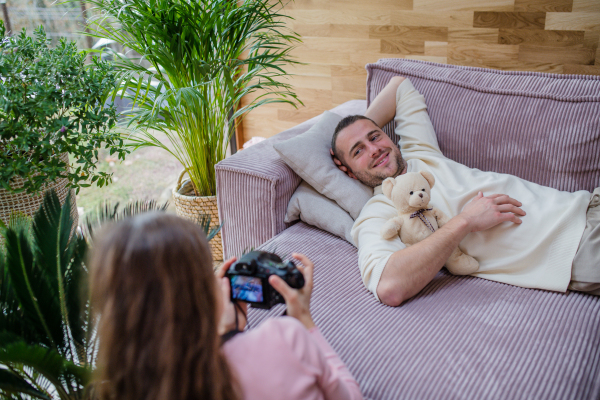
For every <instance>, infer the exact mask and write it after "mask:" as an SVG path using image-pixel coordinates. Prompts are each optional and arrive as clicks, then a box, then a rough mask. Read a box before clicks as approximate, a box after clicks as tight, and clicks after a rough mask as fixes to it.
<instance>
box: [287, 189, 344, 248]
mask: <svg viewBox="0 0 600 400" xmlns="http://www.w3.org/2000/svg"><path fill="white" fill-rule="evenodd" d="M298 219H300V220H302V221H303V222H306V223H307V224H309V225H312V226H316V227H317V228H320V229H323V230H324V231H325V232H329V233H332V234H334V235H335V236H338V237H340V238H342V239H344V240H347V241H348V242H350V243H352V244H354V240H353V239H352V235H351V234H350V231H351V230H352V225H354V220H353V219H352V217H350V214H348V213H347V212H346V211H344V210H342V208H341V207H340V206H338V205H337V203H336V202H335V201H333V200H329V199H328V198H327V197H325V196H323V195H322V194H320V193H319V192H317V191H316V190H315V189H313V187H312V186H310V185H309V184H308V183H306V182H302V183H301V184H300V186H298V189H296V191H295V192H294V194H293V195H292V198H291V199H290V203H289V204H288V209H287V213H286V215H285V222H287V223H290V222H294V221H297V220H298Z"/></svg>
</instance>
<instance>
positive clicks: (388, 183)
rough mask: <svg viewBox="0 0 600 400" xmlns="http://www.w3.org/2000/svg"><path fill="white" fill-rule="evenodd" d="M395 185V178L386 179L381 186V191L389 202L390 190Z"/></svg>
mask: <svg viewBox="0 0 600 400" xmlns="http://www.w3.org/2000/svg"><path fill="white" fill-rule="evenodd" d="M395 185H396V178H386V180H385V181H383V183H382V184H381V190H382V191H383V194H385V197H387V198H388V199H390V200H391V199H392V190H393V189H394V186H395Z"/></svg>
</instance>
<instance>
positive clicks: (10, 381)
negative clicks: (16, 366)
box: [0, 369, 52, 400]
mask: <svg viewBox="0 0 600 400" xmlns="http://www.w3.org/2000/svg"><path fill="white" fill-rule="evenodd" d="M0 389H1V390H3V391H5V392H7V393H13V394H18V393H23V394H26V395H29V396H33V397H36V398H38V399H44V400H52V399H51V397H49V396H48V395H46V394H45V393H42V392H40V391H39V390H37V389H36V388H35V387H33V386H32V385H31V384H29V383H28V382H27V381H26V380H25V379H23V378H21V377H20V376H18V375H16V374H13V373H12V372H10V371H8V370H5V369H0Z"/></svg>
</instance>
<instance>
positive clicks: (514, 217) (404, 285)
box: [377, 192, 525, 307]
mask: <svg viewBox="0 0 600 400" xmlns="http://www.w3.org/2000/svg"><path fill="white" fill-rule="evenodd" d="M520 206H521V203H520V202H518V201H517V200H515V199H512V198H510V197H509V196H507V195H499V194H495V195H491V196H487V197H484V196H483V195H482V194H481V192H480V193H479V194H478V195H477V197H475V199H473V201H471V202H470V203H469V204H467V205H466V206H465V208H464V210H463V211H462V212H461V213H460V214H459V215H457V216H456V217H454V218H452V219H451V220H450V221H448V222H447V223H446V224H445V225H444V226H443V227H441V228H440V229H439V230H437V231H436V232H435V233H433V234H432V235H431V236H429V237H428V238H426V239H424V240H423V241H421V242H419V243H417V244H414V245H412V246H410V247H407V248H405V249H402V250H398V251H396V252H395V253H393V254H392V255H391V257H390V258H389V259H388V261H387V264H386V265H385V268H384V270H383V273H382V274H381V278H380V280H379V284H378V285H377V296H378V297H379V299H380V300H381V302H383V303H384V304H387V305H389V306H392V307H396V306H399V305H400V304H402V303H403V302H404V301H406V300H408V299H410V298H411V297H413V296H414V295H416V294H417V293H419V292H420V291H421V290H422V289H423V288H424V287H425V286H426V285H427V284H428V283H429V282H431V280H432V279H433V277H434V276H435V275H436V274H437V273H438V272H439V271H440V269H442V267H443V266H444V264H445V263H446V261H447V260H448V257H450V254H452V251H454V249H455V248H456V247H457V246H458V245H459V243H460V242H461V240H463V239H464V237H465V236H466V235H467V234H469V233H471V232H477V231H483V230H486V229H489V228H492V227H494V226H496V225H498V224H500V223H502V222H505V221H510V222H513V223H515V224H520V223H521V219H520V218H519V217H518V216H524V215H525V212H524V211H523V210H521V209H520V208H519V207H520Z"/></svg>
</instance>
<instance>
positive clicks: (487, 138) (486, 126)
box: [366, 59, 600, 191]
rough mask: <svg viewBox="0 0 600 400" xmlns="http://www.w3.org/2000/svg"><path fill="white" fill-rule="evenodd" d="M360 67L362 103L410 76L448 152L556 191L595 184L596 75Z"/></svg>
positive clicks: (398, 62) (599, 95)
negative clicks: (363, 74) (364, 79)
mask: <svg viewBox="0 0 600 400" xmlns="http://www.w3.org/2000/svg"><path fill="white" fill-rule="evenodd" d="M366 68H367V71H368V78H367V101H368V102H369V103H370V102H371V101H372V100H373V99H374V98H375V96H376V95H377V94H378V93H379V92H380V91H381V90H382V89H383V87H385V85H386V84H387V83H388V82H389V80H390V79H391V78H392V77H393V76H395V75H401V76H406V77H408V78H409V79H410V80H411V82H412V83H413V85H414V86H415V88H416V89H417V90H418V91H419V92H420V93H421V94H423V96H424V97H425V101H426V102H427V108H428V112H429V116H430V118H431V121H432V123H433V126H434V128H435V131H436V134H437V137H438V142H439V145H440V148H441V150H442V152H443V153H444V155H446V156H447V157H448V158H450V159H452V160H455V161H457V162H460V163H462V164H464V165H467V166H469V167H472V168H478V169H481V170H484V171H495V172H501V173H508V174H513V175H516V176H519V177H521V178H523V179H526V180H529V181H532V182H536V183H539V184H541V185H545V186H550V187H554V188H556V189H560V190H567V191H576V190H582V189H583V190H589V191H592V190H593V189H594V188H595V187H598V186H600V77H598V76H583V75H558V74H546V73H537V72H514V71H496V70H491V69H483V68H475V67H461V66H455V65H446V64H436V63H431V62H424V61H414V60H404V59H382V60H379V61H378V62H377V63H375V64H368V65H367V67H366ZM393 129H394V127H393V121H392V122H391V123H390V124H388V125H387V126H386V127H384V130H385V131H386V133H387V134H388V135H390V136H391V137H392V138H394V137H395V135H394V134H393ZM395 140H396V141H397V138H395Z"/></svg>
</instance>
